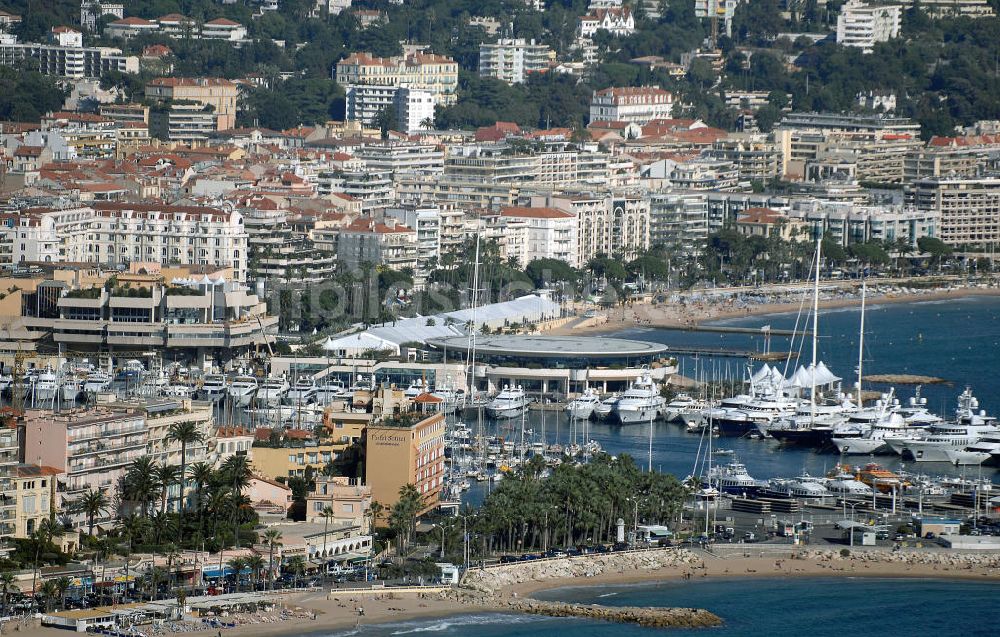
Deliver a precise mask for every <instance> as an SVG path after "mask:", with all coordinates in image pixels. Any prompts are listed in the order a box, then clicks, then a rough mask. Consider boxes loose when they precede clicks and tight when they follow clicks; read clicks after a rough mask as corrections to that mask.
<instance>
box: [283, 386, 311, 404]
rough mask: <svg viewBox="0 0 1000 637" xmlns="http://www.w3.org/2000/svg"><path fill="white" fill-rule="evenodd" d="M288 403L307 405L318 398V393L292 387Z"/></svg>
mask: <svg viewBox="0 0 1000 637" xmlns="http://www.w3.org/2000/svg"><path fill="white" fill-rule="evenodd" d="M287 397H288V403H289V404H291V405H305V404H307V403H311V402H313V399H314V398H316V394H314V393H313V392H303V391H298V390H295V389H292V390H290V391H289V392H288V395H287Z"/></svg>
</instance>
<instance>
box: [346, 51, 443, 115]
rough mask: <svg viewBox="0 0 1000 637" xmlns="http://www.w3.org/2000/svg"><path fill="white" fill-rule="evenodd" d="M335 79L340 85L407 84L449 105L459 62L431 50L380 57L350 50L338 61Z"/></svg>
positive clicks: (437, 102)
mask: <svg viewBox="0 0 1000 637" xmlns="http://www.w3.org/2000/svg"><path fill="white" fill-rule="evenodd" d="M333 75H334V79H335V80H336V81H337V83H338V84H340V85H341V86H351V85H374V86H404V85H405V86H409V87H411V88H415V89H419V90H423V91H427V92H429V93H431V94H432V95H433V96H434V100H435V103H436V104H440V105H441V106H450V105H451V104H454V103H455V101H456V100H457V99H458V96H457V91H458V64H457V63H456V62H455V61H454V60H452V59H451V58H448V57H445V56H443V55H435V54H433V53H412V54H410V55H407V56H397V57H388V58H380V57H374V56H372V55H371V54H370V53H352V54H350V55H349V56H347V57H346V58H344V59H343V60H341V61H339V62H337V65H336V67H335V68H334V71H333Z"/></svg>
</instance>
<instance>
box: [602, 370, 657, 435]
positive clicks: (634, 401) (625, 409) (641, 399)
mask: <svg viewBox="0 0 1000 637" xmlns="http://www.w3.org/2000/svg"><path fill="white" fill-rule="evenodd" d="M665 405H666V400H664V399H663V396H661V395H660V391H659V388H658V387H657V386H656V383H654V382H653V379H652V378H651V377H650V375H649V374H648V373H645V374H643V375H642V376H640V377H639V378H637V379H636V380H635V382H633V383H632V385H631V386H630V387H629V388H628V389H627V390H626V391H625V393H624V394H622V395H621V398H619V399H618V404H617V405H615V410H614V413H615V416H617V418H618V421H619V422H620V423H621V424H623V425H631V424H635V423H644V422H645V423H648V422H651V421H652V420H654V419H655V418H659V417H660V415H661V414H662V412H663V408H664V406H665Z"/></svg>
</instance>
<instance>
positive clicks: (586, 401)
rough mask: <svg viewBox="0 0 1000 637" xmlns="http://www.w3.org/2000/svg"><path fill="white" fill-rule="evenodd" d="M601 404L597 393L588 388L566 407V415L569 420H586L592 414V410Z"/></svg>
mask: <svg viewBox="0 0 1000 637" xmlns="http://www.w3.org/2000/svg"><path fill="white" fill-rule="evenodd" d="M599 402H601V399H600V398H599V397H598V395H597V392H595V391H594V390H593V389H591V388H590V387H588V388H587V389H585V390H584V392H583V393H582V394H580V395H579V396H577V397H576V398H574V399H573V400H571V401H570V402H569V404H567V405H566V413H567V414H569V417H570V418H575V419H577V420H587V419H588V418H590V417H591V416H592V415H593V414H594V408H595V407H596V406H597V404H598V403H599Z"/></svg>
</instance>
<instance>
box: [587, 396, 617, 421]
mask: <svg viewBox="0 0 1000 637" xmlns="http://www.w3.org/2000/svg"><path fill="white" fill-rule="evenodd" d="M620 398H621V397H620V396H619V395H618V394H611V395H610V396H605V397H604V399H603V400H602V401H601V402H599V403H597V404H596V405H594V417H595V418H597V419H598V420H608V419H609V418H611V414H613V413H614V412H615V406H616V405H618V401H619V400H620Z"/></svg>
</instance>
